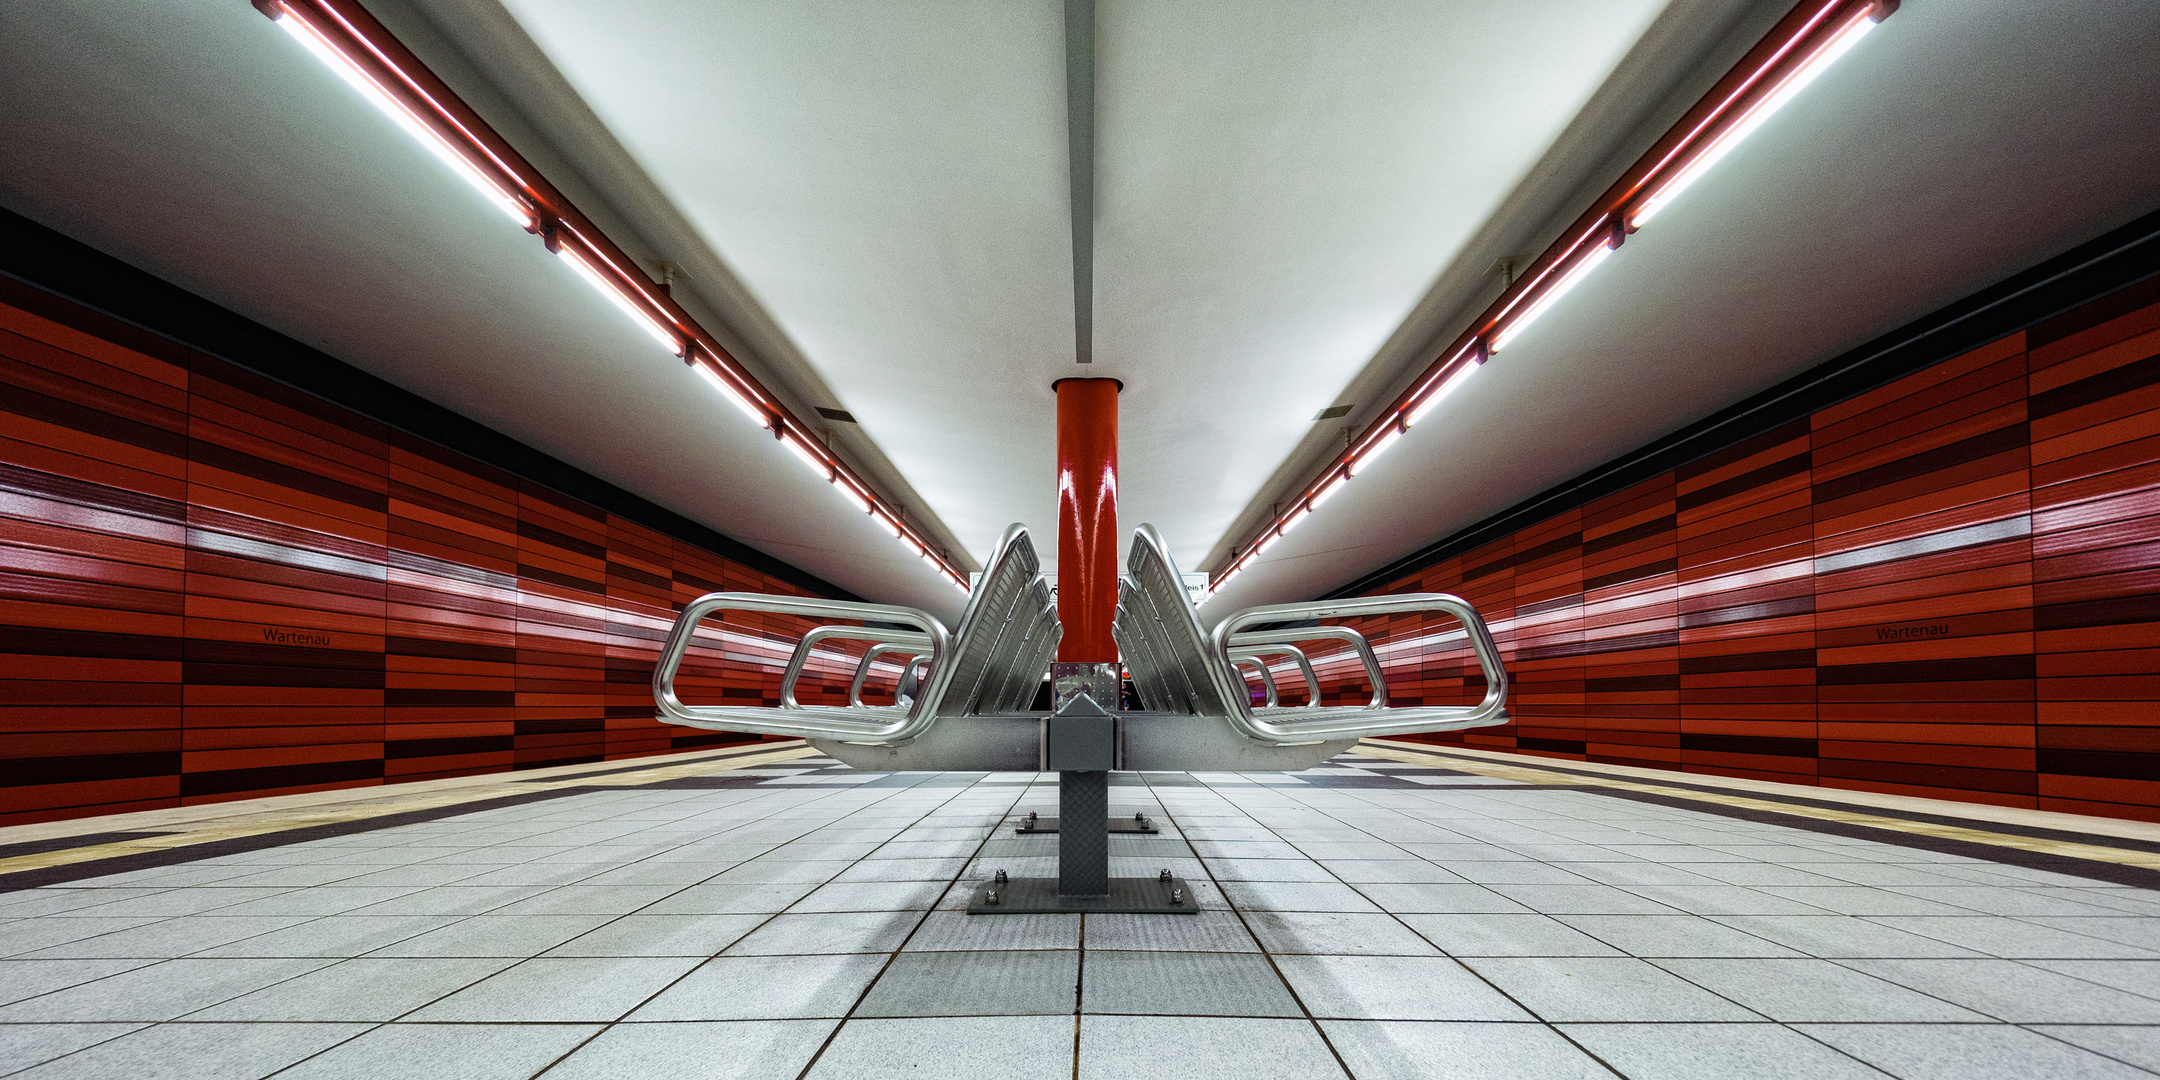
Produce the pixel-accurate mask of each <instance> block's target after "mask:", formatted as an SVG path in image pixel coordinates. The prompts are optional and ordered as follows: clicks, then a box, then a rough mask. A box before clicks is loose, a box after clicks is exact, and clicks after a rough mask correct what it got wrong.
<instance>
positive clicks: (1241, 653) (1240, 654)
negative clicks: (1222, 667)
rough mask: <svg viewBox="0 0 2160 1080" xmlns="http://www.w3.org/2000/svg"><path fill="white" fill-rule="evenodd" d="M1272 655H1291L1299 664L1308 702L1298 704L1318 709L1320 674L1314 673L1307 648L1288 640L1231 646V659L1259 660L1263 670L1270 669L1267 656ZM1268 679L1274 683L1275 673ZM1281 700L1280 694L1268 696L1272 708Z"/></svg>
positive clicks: (1305, 707) (1269, 705)
mask: <svg viewBox="0 0 2160 1080" xmlns="http://www.w3.org/2000/svg"><path fill="white" fill-rule="evenodd" d="M1270 656H1287V657H1289V658H1290V659H1291V660H1292V661H1294V662H1295V663H1296V664H1297V666H1298V673H1299V674H1301V675H1303V676H1304V677H1305V697H1306V702H1305V704H1303V705H1300V706H1298V708H1301V709H1317V708H1319V707H1320V676H1319V675H1317V674H1315V673H1314V671H1313V666H1312V660H1311V658H1309V657H1307V656H1306V655H1305V650H1303V649H1300V648H1298V647H1297V646H1295V645H1291V644H1289V643H1287V642H1277V643H1275V644H1271V645H1258V646H1253V647H1250V648H1238V647H1236V646H1232V647H1231V649H1230V659H1232V660H1238V661H1241V660H1253V661H1257V662H1259V664H1260V670H1261V671H1267V670H1268V668H1267V659H1266V658H1267V657H1270ZM1267 681H1268V682H1269V683H1270V684H1272V683H1274V681H1275V680H1274V677H1273V674H1272V673H1270V674H1269V676H1268V680H1267ZM1280 700H1281V696H1280V695H1279V694H1270V695H1269V696H1268V707H1270V708H1275V707H1277V702H1279V701H1280Z"/></svg>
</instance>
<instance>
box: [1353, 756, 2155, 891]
mask: <svg viewBox="0 0 2160 1080" xmlns="http://www.w3.org/2000/svg"><path fill="white" fill-rule="evenodd" d="M1358 750H1359V752H1361V753H1367V754H1372V755H1374V756H1376V757H1384V758H1391V759H1393V760H1396V761H1401V762H1404V763H1406V764H1411V765H1431V766H1434V767H1437V768H1444V769H1451V770H1454V771H1456V772H1466V773H1474V774H1476V775H1479V776H1488V777H1492V778H1493V779H1496V780H1516V781H1520V782H1522V783H1526V784H1555V783H1558V784H1569V785H1573V786H1588V787H1609V788H1619V789H1621V790H1625V791H1641V792H1648V793H1651V794H1655V795H1664V796H1669V797H1671V798H1675V799H1686V800H1688V801H1690V802H1706V803H1716V804H1718V805H1721V806H1732V807H1738V808H1742V809H1747V810H1765V811H1769V812H1771V813H1777V814H1788V815H1791V816H1793V817H1804V818H1814V819H1816V820H1818V821H1835V822H1840V823H1843V824H1848V825H1865V826H1868V827H1869V828H1875V829H1889V830H1891V831H1893V832H1902V833H1912V834H1914V835H1917V836H1933V837H1938V838H1941V839H1944V840H1963V841H1966V842H1968V843H1974V844H1986V845H1988V846H1990V847H2005V848H2015V849H2017V850H2019V851H2031V852H2036V853H2039V854H2044V855H2061V856H2066V857H2069V858H2075V859H2089V860H2091V861H2094V862H2107V863H2116V864H2118V865H2121V866H2142V867H2146V868H2149V869H2150V868H2160V854H2153V853H2150V852H2143V851H2132V850H2128V849H2125V848H2118V847H2107V846H2104V845H2100V844H2081V843H2077V842H2075V841H2068V840H2049V839H2046V838H2043V837H2037V836H2019V835H2017V834H2015V833H2002V832H1992V831H1989V830H1987V829H1982V828H1974V827H1970V826H1963V825H1943V824H1937V823H1935V822H1928V821H1911V820H1907V819H1905V818H1898V817H1885V816H1883V815H1879V814H1870V813H1866V812H1863V811H1858V810H1836V809H1831V808H1828V807H1821V806H1808V805H1805V804H1801V803H1789V802H1779V801H1776V800H1772V799H1751V798H1749V797H1747V796H1745V795H1736V794H1727V793H1724V792H1707V791H1696V790H1693V789H1691V788H1681V787H1670V786H1667V785H1664V784H1658V783H1654V782H1648V781H1638V780H1623V779H1620V778H1618V777H1607V776H1589V775H1584V774H1583V773H1580V772H1574V771H1569V772H1560V771H1556V770H1552V769H1540V768H1538V767H1537V766H1535V765H1529V764H1523V765H1513V764H1501V763H1499V762H1493V761H1487V760H1485V759H1483V758H1474V757H1467V756H1458V755H1455V754H1449V753H1446V752H1444V751H1437V752H1428V751H1418V750H1406V749H1403V748H1402V747H1400V746H1395V745H1390V744H1387V743H1380V742H1373V741H1371V740H1367V741H1364V742H1361V743H1359V744H1358ZM1494 790H1496V791H1505V790H1507V789H1505V788H1496V789H1494Z"/></svg>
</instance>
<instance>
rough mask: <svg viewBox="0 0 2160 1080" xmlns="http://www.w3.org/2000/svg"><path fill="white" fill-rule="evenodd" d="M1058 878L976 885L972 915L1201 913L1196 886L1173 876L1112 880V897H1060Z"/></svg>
mask: <svg viewBox="0 0 2160 1080" xmlns="http://www.w3.org/2000/svg"><path fill="white" fill-rule="evenodd" d="M1057 890H1058V883H1057V879H1056V878H1013V879H1011V880H1009V881H986V882H983V883H982V884H980V885H977V886H975V895H974V896H973V897H972V898H970V900H969V902H968V909H967V910H968V914H970V915H1039V914H1042V913H1043V912H1061V911H1079V912H1089V913H1093V914H1097V915H1111V914H1116V915H1190V914H1193V913H1194V912H1196V911H1199V910H1200V905H1199V904H1198V903H1197V902H1195V901H1194V899H1193V893H1192V887H1191V886H1189V885H1187V884H1185V879H1184V878H1181V877H1173V878H1170V879H1169V880H1167V881H1165V880H1163V879H1162V878H1160V877H1151V878H1111V879H1110V894H1109V895H1108V896H1059V895H1058V891H1057Z"/></svg>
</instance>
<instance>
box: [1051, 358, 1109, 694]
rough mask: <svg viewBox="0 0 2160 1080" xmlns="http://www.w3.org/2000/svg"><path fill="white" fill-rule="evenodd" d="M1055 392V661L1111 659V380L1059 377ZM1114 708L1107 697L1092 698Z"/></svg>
mask: <svg viewBox="0 0 2160 1080" xmlns="http://www.w3.org/2000/svg"><path fill="white" fill-rule="evenodd" d="M1054 386H1055V388H1056V390H1057V490H1058V521H1057V558H1058V621H1059V622H1060V623H1063V624H1064V627H1065V637H1064V639H1063V640H1062V641H1060V642H1059V643H1058V654H1057V658H1058V661H1059V662H1060V663H1067V664H1072V663H1081V664H1111V663H1116V662H1117V658H1118V651H1117V643H1116V642H1115V641H1113V640H1111V637H1110V623H1111V621H1112V620H1113V619H1115V618H1116V617H1117V599H1118V566H1117V548H1118V524H1117V419H1118V390H1119V384H1118V381H1117V380H1116V379H1060V380H1058V381H1057V382H1056V383H1055V384H1054ZM1099 704H1102V705H1104V706H1105V707H1107V708H1116V702H1115V699H1113V700H1111V701H1108V702H1100V703H1099Z"/></svg>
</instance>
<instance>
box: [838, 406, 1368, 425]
mask: <svg viewBox="0 0 2160 1080" xmlns="http://www.w3.org/2000/svg"><path fill="white" fill-rule="evenodd" d="M1355 408H1357V406H1356V405H1330V406H1328V407H1327V408H1325V409H1322V410H1320V411H1319V412H1316V413H1314V414H1313V419H1314V420H1316V421H1317V420H1340V419H1342V418H1343V417H1345V416H1348V415H1350V410H1352V409H1355ZM819 411H820V412H823V411H824V410H822V409H821V410H819Z"/></svg>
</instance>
